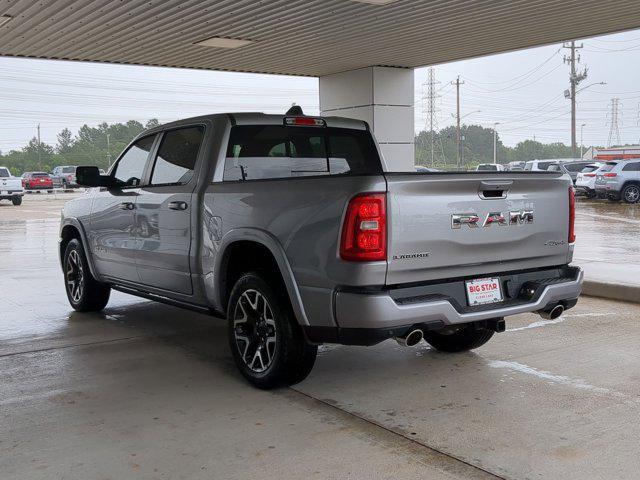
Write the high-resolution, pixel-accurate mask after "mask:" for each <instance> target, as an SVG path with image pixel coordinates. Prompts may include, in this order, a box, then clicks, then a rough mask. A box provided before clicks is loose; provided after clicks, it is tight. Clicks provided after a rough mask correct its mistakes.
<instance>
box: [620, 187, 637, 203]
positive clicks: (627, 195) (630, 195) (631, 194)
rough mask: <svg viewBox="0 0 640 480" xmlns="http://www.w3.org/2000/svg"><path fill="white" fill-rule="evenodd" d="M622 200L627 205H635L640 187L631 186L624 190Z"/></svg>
mask: <svg viewBox="0 0 640 480" xmlns="http://www.w3.org/2000/svg"><path fill="white" fill-rule="evenodd" d="M624 199H625V201H627V202H629V203H636V202H637V201H638V200H639V199H640V187H638V186H636V185H631V186H629V187H627V188H625V190H624Z"/></svg>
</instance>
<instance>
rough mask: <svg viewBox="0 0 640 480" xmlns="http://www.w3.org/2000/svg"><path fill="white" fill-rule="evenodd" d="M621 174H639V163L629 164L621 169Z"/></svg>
mask: <svg viewBox="0 0 640 480" xmlns="http://www.w3.org/2000/svg"><path fill="white" fill-rule="evenodd" d="M622 171H623V172H640V163H629V164H627V165H625V166H624V168H623V169H622Z"/></svg>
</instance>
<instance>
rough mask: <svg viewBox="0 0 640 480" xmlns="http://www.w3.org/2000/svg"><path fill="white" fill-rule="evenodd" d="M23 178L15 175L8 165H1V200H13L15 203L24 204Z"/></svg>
mask: <svg viewBox="0 0 640 480" xmlns="http://www.w3.org/2000/svg"><path fill="white" fill-rule="evenodd" d="M23 195H24V188H22V179H21V178H19V177H14V176H13V175H11V172H10V171H9V169H8V168H7V167H0V200H11V202H12V203H13V204H14V205H20V204H22V196H23Z"/></svg>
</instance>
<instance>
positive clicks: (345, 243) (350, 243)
mask: <svg viewBox="0 0 640 480" xmlns="http://www.w3.org/2000/svg"><path fill="white" fill-rule="evenodd" d="M386 200H387V196H386V194H384V193H363V194H360V195H356V196H355V197H353V198H352V199H351V201H350V202H349V205H348V206H347V214H346V215H345V218H344V225H343V226H342V238H341V240H340V258H342V259H343V260H350V261H352V262H368V261H374V260H386V259H387V206H386V203H387V202H386Z"/></svg>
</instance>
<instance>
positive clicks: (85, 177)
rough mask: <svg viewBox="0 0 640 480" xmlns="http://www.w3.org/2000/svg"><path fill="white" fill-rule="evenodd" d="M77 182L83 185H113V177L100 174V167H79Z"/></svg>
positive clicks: (77, 169)
mask: <svg viewBox="0 0 640 480" xmlns="http://www.w3.org/2000/svg"><path fill="white" fill-rule="evenodd" d="M76 182H77V183H78V185H80V186H82V187H109V186H110V185H111V177H109V176H108V175H100V170H99V169H98V167H93V166H85V167H77V168H76Z"/></svg>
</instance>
